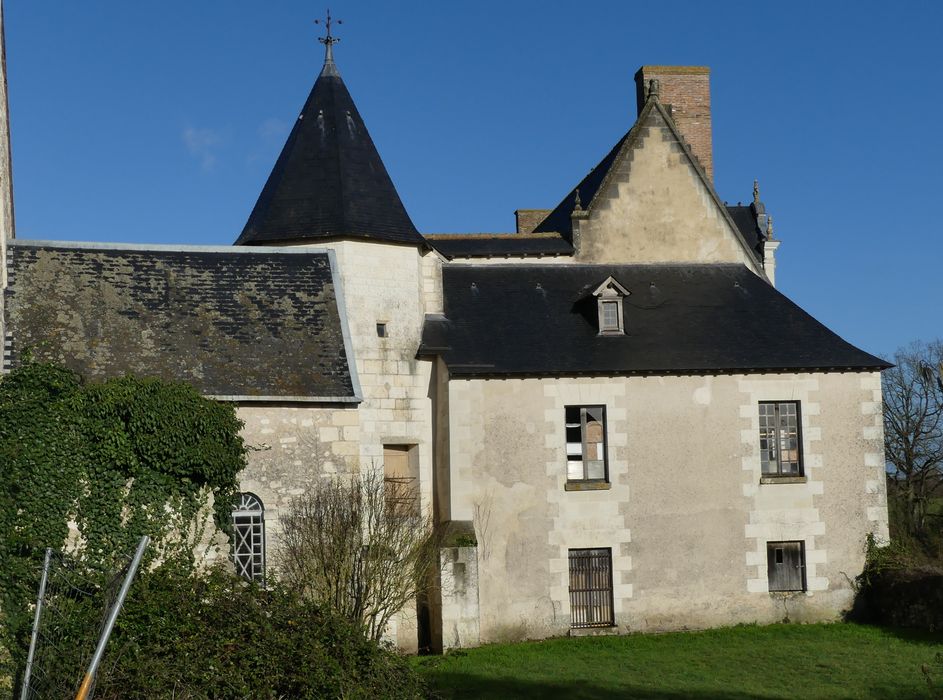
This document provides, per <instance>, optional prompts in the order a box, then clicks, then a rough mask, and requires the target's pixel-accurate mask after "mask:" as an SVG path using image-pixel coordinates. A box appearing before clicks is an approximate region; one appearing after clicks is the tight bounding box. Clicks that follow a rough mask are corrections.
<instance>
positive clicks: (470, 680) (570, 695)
mask: <svg viewBox="0 0 943 700" xmlns="http://www.w3.org/2000/svg"><path fill="white" fill-rule="evenodd" d="M429 681H430V685H431V687H432V695H431V696H430V697H431V698H433V700H472V699H473V698H474V699H475V700H479V699H480V700H497V699H498V698H501V699H502V700H504V699H507V700H511V699H514V698H523V699H525V700H526V699H528V698H534V699H537V698H539V699H540V700H564V699H565V700H612V698H632V699H633V700H636V699H638V700H642V699H648V700H684V699H686V698H689V699H692V700H714V699H715V698H717V699H721V698H723V699H725V700H770V699H771V698H791V697H801V696H802V695H803V691H802V690H798V692H797V693H795V694H794V693H791V692H790V691H789V690H788V689H782V688H781V689H779V692H777V691H776V689H773V688H771V689H770V693H769V694H765V693H764V694H762V695H757V694H753V693H744V692H740V691H737V690H735V689H733V688H731V689H727V690H714V689H703V690H697V689H691V688H688V689H685V690H658V689H652V688H646V687H643V686H637V685H632V684H622V685H619V686H617V687H613V686H612V685H609V686H602V685H596V684H592V683H584V682H580V681H571V682H563V683H559V682H556V683H555V682H545V681H533V680H522V679H515V678H505V679H498V678H484V677H482V676H476V675H472V674H466V673H453V672H441V673H437V674H436V676H435V678H434V679H429ZM806 697H814V698H824V697H829V698H837V699H841V698H875V699H877V698H882V699H883V698H894V699H895V700H926V698H927V693H926V691H925V690H923V689H921V690H914V689H903V688H900V687H897V686H894V685H892V684H888V685H886V686H881V687H872V688H869V689H868V691H866V694H862V693H861V689H860V688H858V689H855V690H853V691H851V692H850V694H849V695H841V694H837V695H836V694H833V693H829V694H828V695H827V696H826V695H823V694H821V693H819V694H815V693H813V694H811V695H807V696H806Z"/></svg>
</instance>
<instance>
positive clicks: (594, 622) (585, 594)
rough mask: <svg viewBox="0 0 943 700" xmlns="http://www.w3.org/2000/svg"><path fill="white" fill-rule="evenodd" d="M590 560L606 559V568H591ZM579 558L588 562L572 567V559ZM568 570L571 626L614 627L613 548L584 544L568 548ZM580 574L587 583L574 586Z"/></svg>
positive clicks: (572, 627)
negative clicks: (603, 569)
mask: <svg viewBox="0 0 943 700" xmlns="http://www.w3.org/2000/svg"><path fill="white" fill-rule="evenodd" d="M593 559H595V560H597V561H599V560H605V562H606V564H607V566H606V567H605V568H606V569H608V570H607V571H601V570H600V569H599V568H595V567H593V562H592V560H593ZM581 560H582V561H584V562H588V563H585V564H583V565H582V566H576V567H574V562H580V561H581ZM567 571H568V580H567V592H568V593H569V597H570V628H571V629H592V628H600V627H614V626H615V623H616V622H615V618H616V615H615V600H614V597H613V585H612V579H613V576H612V548H611V547H583V548H573V549H568V550H567ZM580 575H582V576H583V577H584V580H585V581H586V585H585V586H582V587H580V586H577V587H576V588H574V586H573V582H574V578H575V577H579V576H580ZM600 594H602V595H600ZM606 594H608V595H606ZM578 611H579V612H578ZM579 618H584V619H579Z"/></svg>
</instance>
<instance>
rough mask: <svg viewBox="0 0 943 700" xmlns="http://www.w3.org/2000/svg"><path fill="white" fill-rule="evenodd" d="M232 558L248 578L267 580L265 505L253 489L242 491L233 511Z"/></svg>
mask: <svg viewBox="0 0 943 700" xmlns="http://www.w3.org/2000/svg"><path fill="white" fill-rule="evenodd" d="M232 524H233V547H232V560H233V564H235V566H236V573H237V574H238V575H239V576H242V577H243V578H244V579H246V580H247V581H255V582H256V583H260V584H264V583H265V509H264V508H263V507H262V501H261V500H259V497H258V496H256V495H255V494H253V493H240V494H239V502H238V504H237V505H236V507H235V508H234V509H233V512H232Z"/></svg>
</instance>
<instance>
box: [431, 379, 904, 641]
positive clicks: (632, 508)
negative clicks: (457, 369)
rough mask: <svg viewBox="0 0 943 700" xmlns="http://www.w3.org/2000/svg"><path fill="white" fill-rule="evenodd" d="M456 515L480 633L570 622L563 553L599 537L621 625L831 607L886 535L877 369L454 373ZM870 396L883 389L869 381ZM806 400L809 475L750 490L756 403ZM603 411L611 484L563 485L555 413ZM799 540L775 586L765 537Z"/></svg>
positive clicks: (756, 466)
mask: <svg viewBox="0 0 943 700" xmlns="http://www.w3.org/2000/svg"><path fill="white" fill-rule="evenodd" d="M448 390H449V405H450V420H449V436H450V446H449V459H450V461H451V490H450V509H451V514H452V516H451V517H452V519H457V520H462V519H468V520H473V521H474V523H475V528H476V534H477V536H478V543H479V546H478V565H479V572H478V573H479V586H480V588H479V595H480V601H479V606H480V626H481V639H482V641H494V640H498V639H509V638H517V637H541V636H547V635H552V634H564V633H566V632H567V631H568V630H569V628H570V612H571V611H570V601H569V571H568V551H567V550H568V549H571V548H594V547H599V548H610V549H611V552H612V569H613V606H614V612H615V621H616V625H617V627H618V628H619V629H620V630H622V631H628V630H656V629H677V628H685V627H707V626H715V625H725V624H733V623H737V622H754V621H757V622H770V621H775V620H778V619H782V618H783V617H784V616H785V615H786V614H788V615H789V617H790V618H791V619H802V620H805V619H808V620H812V619H834V618H835V617H836V616H838V615H839V614H840V612H841V611H842V610H843V609H844V608H845V607H847V606H848V604H849V603H850V600H851V596H852V592H851V589H850V585H849V577H851V578H853V577H854V576H855V575H856V574H857V573H859V572H860V570H861V568H862V565H863V561H864V549H863V548H864V542H865V536H866V534H867V533H868V532H874V533H875V534H876V535H877V536H879V537H885V536H886V533H887V525H886V518H887V514H886V502H885V494H884V482H883V467H882V464H883V462H881V464H879V463H878V462H880V461H881V460H880V459H879V456H880V455H881V451H882V436H881V434H880V420H879V418H880V416H879V414H880V377H879V375H878V374H877V373H873V374H872V373H844V374H842V373H835V374H824V373H814V374H813V373H810V374H768V375H725V376H706V377H630V378H618V377H597V378H556V379H553V378H546V379H493V380H488V379H475V380H456V379H453V380H451V381H450V382H449V386H448ZM875 392H877V393H875ZM796 400H798V401H800V402H801V404H800V405H801V416H802V444H803V449H804V456H805V463H804V466H805V475H806V478H805V479H804V480H802V481H800V482H798V483H774V484H760V453H759V428H758V410H759V409H758V402H759V401H796ZM591 404H602V405H605V406H606V409H607V411H606V413H607V435H608V450H609V485H608V486H609V487H608V488H604V489H602V490H591V491H568V490H566V488H565V487H566V476H565V469H566V454H565V432H564V409H565V407H566V406H573V405H591ZM780 540H801V541H803V542H804V543H805V547H806V557H807V561H806V564H807V567H808V590H807V591H805V592H802V593H797V594H770V593H769V592H768V588H767V587H766V542H767V541H780Z"/></svg>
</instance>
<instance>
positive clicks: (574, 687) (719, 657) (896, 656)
mask: <svg viewBox="0 0 943 700" xmlns="http://www.w3.org/2000/svg"><path fill="white" fill-rule="evenodd" d="M937 652H943V634H940V633H935V634H931V633H926V632H924V633H921V632H917V631H904V630H889V629H882V628H879V627H867V626H862V625H851V624H832V625H771V626H768V627H758V626H742V627H729V628H726V629H716V630H707V631H704V632H675V633H671V634H658V635H643V634H637V635H630V636H623V637H582V638H560V639H549V640H546V641H541V642H522V643H519V644H493V645H489V646H484V647H480V648H478V649H469V650H467V651H458V652H453V653H451V654H448V655H446V656H444V657H421V658H419V659H417V660H416V665H417V667H418V669H419V671H420V672H421V673H422V674H423V675H424V676H425V677H426V679H427V680H428V681H429V683H430V684H431V685H432V687H433V688H434V689H435V690H436V691H437V692H438V693H439V695H440V697H442V698H444V699H452V698H568V699H569V698H574V699H580V698H582V699H584V700H597V699H601V698H660V699H662V700H669V699H670V700H675V699H678V700H680V698H694V699H695V700H696V699H698V698H732V699H733V700H746V699H747V698H803V699H805V698H931V697H933V698H936V697H943V667H939V666H937V667H935V671H936V673H935V674H934V681H935V685H936V687H937V688H938V690H935V691H934V693H935V694H934V693H931V692H930V689H929V688H928V686H927V683H926V680H925V678H924V675H923V674H922V673H921V670H920V667H921V665H922V664H931V667H933V661H934V657H935V655H936V653H937Z"/></svg>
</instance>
